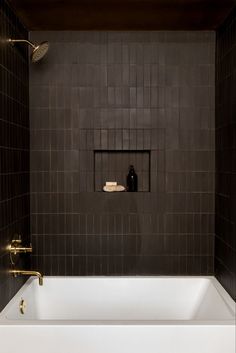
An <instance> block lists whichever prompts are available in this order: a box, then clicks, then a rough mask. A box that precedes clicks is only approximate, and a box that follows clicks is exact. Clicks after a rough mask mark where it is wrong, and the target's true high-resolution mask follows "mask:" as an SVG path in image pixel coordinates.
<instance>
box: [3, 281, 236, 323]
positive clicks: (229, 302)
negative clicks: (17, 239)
mask: <svg viewBox="0 0 236 353" xmlns="http://www.w3.org/2000/svg"><path fill="white" fill-rule="evenodd" d="M44 279H45V280H47V279H57V280H65V279H82V280H91V279H92V280H100V279H107V280H108V279H133V280H135V279H137V280H138V279H207V280H209V281H210V282H211V283H212V284H213V286H214V288H215V289H216V291H217V292H218V294H219V295H220V297H221V298H222V300H223V302H224V303H225V305H226V306H227V307H228V308H229V310H230V311H231V312H232V314H233V316H234V317H235V318H234V319H227V320H136V321H135V320H123V321H122V320H119V321H118V320H41V319H39V320H35V319H26V320H15V319H8V318H7V317H6V315H7V312H8V310H9V308H10V307H11V305H12V304H13V303H14V302H15V301H16V300H18V299H20V298H21V296H22V295H23V293H24V291H25V289H26V288H27V287H29V286H30V285H31V284H32V283H33V281H37V279H36V278H35V277H29V278H28V280H27V281H26V282H25V283H24V284H23V286H22V287H21V288H20V289H19V291H18V292H17V293H16V294H15V295H14V297H13V298H12V299H11V300H10V301H9V302H8V304H7V305H6V306H5V307H4V308H3V310H2V311H1V312H0V327H1V326H12V327H13V326H14V327H15V326H21V327H23V326H35V327H37V326H38V327H40V326H50V327H51V326H60V325H66V326H140V325H144V326H145V327H146V326H197V327H198V326H201V325H204V326H206V327H207V326H222V325H223V326H230V327H232V326H236V302H235V301H234V300H233V298H232V297H231V296H230V295H229V293H228V292H227V291H226V290H225V289H224V287H223V286H222V285H221V284H220V282H219V281H218V280H217V279H216V277H215V276H45V277H44Z"/></svg>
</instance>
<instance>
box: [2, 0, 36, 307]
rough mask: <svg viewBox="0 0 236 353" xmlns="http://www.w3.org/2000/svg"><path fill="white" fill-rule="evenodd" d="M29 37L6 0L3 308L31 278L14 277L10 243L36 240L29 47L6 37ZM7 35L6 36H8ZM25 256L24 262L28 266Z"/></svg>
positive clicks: (22, 264) (3, 31)
mask: <svg viewBox="0 0 236 353" xmlns="http://www.w3.org/2000/svg"><path fill="white" fill-rule="evenodd" d="M10 37H14V38H27V31H26V30H25V28H24V27H23V26H22V24H21V23H20V22H19V20H18V19H17V17H16V16H15V15H14V13H13V12H12V10H11V8H10V7H9V6H8V4H7V3H6V2H5V1H2V0H1V1H0V39H1V43H0V310H1V309H2V308H3V307H4V306H5V305H6V304H7V302H8V301H9V300H10V299H11V298H12V296H13V295H14V294H15V293H16V292H17V291H18V289H19V288H20V287H21V285H22V283H23V282H24V280H25V279H23V278H17V279H15V278H13V277H11V276H10V275H9V274H8V273H7V270H8V269H9V267H10V260H9V254H8V253H6V250H5V249H6V246H7V245H8V244H9V242H10V240H11V239H12V237H13V235H14V234H15V233H19V234H21V235H22V239H23V241H24V242H27V241H30V235H29V232H30V229H29V220H30V216H29V214H30V204H29V201H30V197H29V191H30V187H29V103H28V100H29V99H28V97H29V80H28V55H27V48H26V47H21V46H19V47H18V46H17V47H14V48H13V47H12V46H11V45H9V44H6V43H4V39H7V38H10ZM2 40H3V41H2ZM27 262H28V261H27V259H26V258H24V257H22V258H21V260H20V261H19V262H18V266H19V267H20V266H21V267H24V268H26V267H27Z"/></svg>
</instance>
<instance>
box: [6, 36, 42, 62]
mask: <svg viewBox="0 0 236 353" xmlns="http://www.w3.org/2000/svg"><path fill="white" fill-rule="evenodd" d="M8 42H9V43H11V44H14V43H27V44H28V45H30V46H31V48H33V50H32V53H31V56H30V58H31V61H32V62H33V63H35V62H37V61H39V60H41V59H42V58H43V57H44V56H45V54H46V53H47V51H48V48H49V43H48V42H42V43H40V44H38V45H36V44H34V43H32V42H30V41H29V40H27V39H8Z"/></svg>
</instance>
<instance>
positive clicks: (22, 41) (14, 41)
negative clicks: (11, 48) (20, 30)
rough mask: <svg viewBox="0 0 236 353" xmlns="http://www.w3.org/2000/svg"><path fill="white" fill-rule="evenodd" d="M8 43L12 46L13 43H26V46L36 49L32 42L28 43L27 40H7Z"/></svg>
mask: <svg viewBox="0 0 236 353" xmlns="http://www.w3.org/2000/svg"><path fill="white" fill-rule="evenodd" d="M8 42H9V43H12V44H14V43H27V44H29V45H30V46H31V47H32V48H34V49H35V48H36V47H37V46H36V45H34V44H33V43H32V42H30V41H29V40H27V39H11V38H9V39H8Z"/></svg>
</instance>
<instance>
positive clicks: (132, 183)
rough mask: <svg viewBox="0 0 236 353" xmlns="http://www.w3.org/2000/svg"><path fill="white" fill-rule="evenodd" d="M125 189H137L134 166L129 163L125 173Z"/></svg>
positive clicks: (133, 190) (131, 190) (130, 190)
mask: <svg viewBox="0 0 236 353" xmlns="http://www.w3.org/2000/svg"><path fill="white" fill-rule="evenodd" d="M127 191H129V192H135V191H138V176H137V174H136V173H135V170H134V166H133V165H130V167H129V174H128V175H127Z"/></svg>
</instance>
